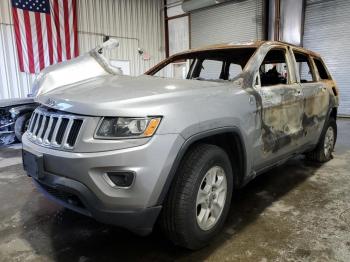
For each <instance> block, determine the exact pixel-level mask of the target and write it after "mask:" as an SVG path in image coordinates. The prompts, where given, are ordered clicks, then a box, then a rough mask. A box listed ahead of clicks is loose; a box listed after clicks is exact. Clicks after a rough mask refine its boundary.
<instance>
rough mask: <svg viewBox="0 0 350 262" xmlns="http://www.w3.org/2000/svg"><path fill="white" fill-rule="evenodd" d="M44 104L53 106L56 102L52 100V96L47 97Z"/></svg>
mask: <svg viewBox="0 0 350 262" xmlns="http://www.w3.org/2000/svg"><path fill="white" fill-rule="evenodd" d="M46 105H48V106H51V107H55V106H56V105H57V102H56V101H55V100H53V99H52V98H49V99H47V101H46Z"/></svg>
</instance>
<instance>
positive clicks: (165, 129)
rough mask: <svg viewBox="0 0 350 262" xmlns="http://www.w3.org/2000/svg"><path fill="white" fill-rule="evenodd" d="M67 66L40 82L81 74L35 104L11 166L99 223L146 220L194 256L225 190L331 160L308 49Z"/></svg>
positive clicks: (329, 88)
mask: <svg viewBox="0 0 350 262" xmlns="http://www.w3.org/2000/svg"><path fill="white" fill-rule="evenodd" d="M90 55H92V54H90ZM92 56H93V55H92ZM79 61H80V62H79ZM79 61H78V62H77V61H71V62H68V64H62V65H58V66H56V67H54V68H49V69H48V70H46V71H44V73H43V75H41V76H40V81H41V82H40V83H39V85H40V84H41V85H45V81H44V80H45V79H52V78H50V77H52V76H53V75H56V80H55V81H59V80H64V81H66V82H69V79H70V78H74V77H77V76H80V74H85V75H89V73H87V72H88V71H89V70H90V72H91V73H90V74H92V76H91V77H90V78H89V77H87V79H84V80H79V81H76V82H73V83H71V84H67V83H66V84H64V85H63V86H62V87H59V88H56V89H54V90H51V91H49V92H47V93H45V94H42V95H40V96H39V97H38V98H37V101H38V102H39V103H40V104H41V106H40V107H39V108H37V109H36V110H35V112H34V114H33V116H32V118H31V122H30V126H29V129H28V131H27V132H26V134H25V135H24V137H23V161H24V167H25V170H26V171H27V173H28V175H29V176H31V177H32V178H33V181H34V182H35V184H36V185H37V186H38V188H39V189H40V190H41V191H42V192H43V193H44V194H45V195H46V196H47V197H48V198H50V199H52V200H54V201H56V202H58V203H60V204H61V205H63V206H65V207H67V208H70V209H72V210H75V211H77V212H79V213H81V214H84V215H87V216H91V217H94V218H95V219H97V220H98V221H101V222H103V223H108V224H113V225H118V226H121V227H125V228H128V229H129V230H131V231H133V232H136V233H138V234H143V235H144V234H148V233H150V232H151V231H152V228H153V226H154V224H155V222H156V221H157V220H158V221H159V225H160V226H161V227H162V229H163V230H164V232H165V234H166V235H167V236H168V237H169V238H170V239H171V240H172V241H173V242H174V243H175V244H177V245H181V246H184V247H187V248H189V249H198V248H201V247H203V246H204V245H206V244H208V243H209V241H210V239H211V238H212V237H214V236H215V235H216V234H217V233H218V232H220V230H221V228H222V227H223V224H224V222H225V219H226V217H227V214H228V211H229V208H230V202H231V196H232V192H233V191H234V190H237V188H239V187H242V186H243V185H245V184H246V183H247V182H249V181H250V180H251V179H253V178H254V177H255V176H257V175H258V174H260V173H262V172H264V171H266V170H267V169H270V168H272V167H275V166H277V165H280V164H282V163H283V162H285V161H286V160H287V159H289V158H291V157H293V156H295V155H296V154H300V153H305V155H306V156H307V157H308V158H309V159H311V160H315V161H318V162H325V161H328V160H330V159H331V158H332V151H333V148H334V144H335V141H336V135H337V126H336V116H337V106H338V89H337V87H336V84H335V82H334V81H333V79H332V77H331V75H330V74H329V71H328V70H327V68H326V66H325V64H324V62H323V60H322V59H321V58H320V56H319V55H318V54H316V53H314V52H311V51H308V50H305V49H303V48H300V47H296V46H292V45H289V44H286V43H281V42H266V41H259V42H254V43H247V44H239V45H234V44H226V45H216V46H210V47H206V48H202V49H196V50H190V51H187V52H183V53H180V54H176V55H174V56H171V57H170V58H168V59H166V60H164V61H163V62H161V63H159V64H158V65H156V66H155V67H153V68H152V69H150V70H149V71H148V72H146V73H145V75H142V76H139V77H129V76H123V75H121V74H120V73H113V72H111V70H109V69H108V68H107V65H106V63H103V61H102V62H101V61H99V63H100V64H101V65H102V67H104V68H105V71H103V70H102V71H103V73H101V72H102V71H101V72H100V73H99V74H98V73H96V70H91V68H89V67H88V64H84V63H85V62H84V63H83V62H82V60H79ZM84 61H85V60H84ZM89 61H90V60H89ZM91 61H92V60H91ZM91 61H90V62H91ZM90 62H89V63H90ZM79 63H83V64H79ZM65 66H68V68H69V70H66V71H64V68H65ZM62 70H63V71H62ZM79 70H80V71H79ZM60 72H61V74H59V73H60ZM62 72H65V73H62ZM59 75H61V79H60V78H59V77H57V76H59ZM43 79H44V80H43ZM55 81H48V82H47V83H46V84H47V85H49V84H51V85H52V84H54V83H56V82H55Z"/></svg>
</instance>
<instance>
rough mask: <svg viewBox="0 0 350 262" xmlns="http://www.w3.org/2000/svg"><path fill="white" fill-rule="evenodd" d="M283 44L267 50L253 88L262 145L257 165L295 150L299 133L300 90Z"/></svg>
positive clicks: (272, 160) (301, 94)
mask: <svg viewBox="0 0 350 262" xmlns="http://www.w3.org/2000/svg"><path fill="white" fill-rule="evenodd" d="M293 68H294V64H293V62H292V60H291V57H290V52H289V50H288V49H287V48H286V47H285V46H281V47H275V48H272V49H271V50H270V51H268V52H267V54H266V56H265V58H264V60H263V62H262V64H261V66H260V68H259V74H258V79H259V81H260V83H258V85H256V87H255V89H256V90H257V92H258V93H259V95H260V97H261V102H262V103H261V104H262V108H261V110H262V112H261V118H262V121H261V149H260V152H259V154H260V159H256V167H257V169H260V168H263V167H264V166H266V164H268V163H269V162H270V163H274V161H276V160H278V159H279V158H282V157H284V156H287V155H290V154H291V153H293V152H295V150H296V149H297V148H298V147H299V137H300V135H301V133H302V130H303V128H302V114H303V111H304V110H303V93H302V90H301V86H300V85H299V84H298V83H297V82H296V79H295V74H294V69H293Z"/></svg>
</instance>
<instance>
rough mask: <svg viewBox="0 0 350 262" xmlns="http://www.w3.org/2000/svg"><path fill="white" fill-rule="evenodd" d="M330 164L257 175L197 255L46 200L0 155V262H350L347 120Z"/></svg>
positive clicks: (14, 153) (300, 162) (295, 163)
mask: <svg viewBox="0 0 350 262" xmlns="http://www.w3.org/2000/svg"><path fill="white" fill-rule="evenodd" d="M338 128H339V130H338V134H339V136H338V143H337V146H336V151H335V154H334V155H335V157H334V159H333V160H331V161H330V162H328V163H326V164H324V165H322V166H321V165H316V164H314V163H311V162H307V161H305V160H304V159H303V157H297V158H295V159H292V160H290V161H289V162H288V163H287V164H285V165H283V166H281V167H279V168H276V169H274V170H271V171H270V172H268V173H266V174H264V175H262V176H259V177H258V178H257V179H255V180H254V181H252V182H251V183H250V184H249V185H248V186H247V187H245V188H244V189H243V190H241V192H239V194H238V196H236V198H235V199H234V201H233V203H232V211H231V213H230V215H229V219H228V221H227V223H226V227H225V229H224V231H223V233H222V234H221V235H220V236H219V237H218V238H216V239H215V240H214V241H213V243H212V244H211V245H210V246H209V247H207V248H205V249H203V250H201V251H197V252H189V251H187V250H183V249H181V248H177V247H174V246H172V245H171V243H169V242H168V241H166V240H165V239H164V238H163V237H162V236H161V235H160V234H159V233H154V234H152V235H151V236H149V237H138V236H135V235H133V234H131V233H129V232H127V231H124V230H122V229H118V228H114V227H110V226H106V225H103V224H100V223H97V222H95V221H94V220H93V219H90V218H87V217H84V216H82V215H79V214H75V213H73V212H71V211H69V210H65V209H62V208H61V207H59V206H57V205H55V204H53V203H51V202H49V201H48V200H46V199H45V198H44V197H43V196H42V195H41V194H40V193H38V192H37V190H36V189H35V188H34V187H33V184H32V182H31V180H30V179H29V178H28V177H27V176H26V175H25V174H24V171H23V169H22V165H21V151H20V146H19V145H17V146H12V147H9V148H2V149H1V150H0V261H80V262H82V261H95V260H97V259H98V260H99V261H106V260H107V261H126V260H127V261H130V260H132V261H134V260H136V261H173V260H185V261H186V260H187V261H190V260H191V261H200V260H208V261H233V260H234V261H350V121H345V120H342V121H338Z"/></svg>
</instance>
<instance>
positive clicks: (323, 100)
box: [293, 49, 329, 144]
mask: <svg viewBox="0 0 350 262" xmlns="http://www.w3.org/2000/svg"><path fill="white" fill-rule="evenodd" d="M293 55H294V59H295V65H296V70H295V71H296V75H297V81H298V83H299V85H300V86H301V88H302V91H303V96H304V113H303V118H302V119H303V130H304V136H303V140H304V141H303V142H304V143H305V144H314V143H316V142H317V140H318V137H319V135H320V133H321V131H322V128H323V125H324V121H325V119H326V115H327V113H328V109H329V92H328V90H327V85H326V83H324V82H323V81H320V79H319V75H318V73H317V69H316V66H315V62H314V60H313V58H312V57H311V56H310V55H308V54H307V53H305V52H302V51H300V50H296V49H293Z"/></svg>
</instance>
